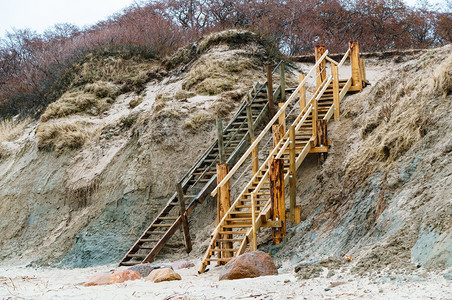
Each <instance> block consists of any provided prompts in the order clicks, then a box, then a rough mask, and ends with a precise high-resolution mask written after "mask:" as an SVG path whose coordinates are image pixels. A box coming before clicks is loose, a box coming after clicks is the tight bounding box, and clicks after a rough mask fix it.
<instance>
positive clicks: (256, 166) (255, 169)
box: [251, 138, 259, 176]
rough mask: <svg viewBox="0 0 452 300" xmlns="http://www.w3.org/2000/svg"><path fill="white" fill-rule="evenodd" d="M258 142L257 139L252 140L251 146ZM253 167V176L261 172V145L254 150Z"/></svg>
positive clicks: (252, 155) (252, 156)
mask: <svg viewBox="0 0 452 300" xmlns="http://www.w3.org/2000/svg"><path fill="white" fill-rule="evenodd" d="M255 141H256V139H255V138H253V139H252V140H251V144H253V143H254V142H255ZM251 160H252V162H251V165H252V168H253V176H254V175H255V174H256V173H257V172H258V171H259V144H258V145H256V147H254V148H253V150H252V152H251Z"/></svg>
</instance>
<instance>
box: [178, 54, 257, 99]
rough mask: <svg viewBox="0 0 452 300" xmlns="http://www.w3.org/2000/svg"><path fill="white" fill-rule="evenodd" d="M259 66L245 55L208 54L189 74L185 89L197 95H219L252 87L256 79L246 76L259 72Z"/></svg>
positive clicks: (184, 85)
mask: <svg viewBox="0 0 452 300" xmlns="http://www.w3.org/2000/svg"><path fill="white" fill-rule="evenodd" d="M257 66H258V62H257V61H254V60H253V59H252V58H250V57H247V56H244V55H238V54H237V55H233V56H228V57H223V56H221V55H218V54H215V53H210V54H206V55H205V56H203V57H201V58H200V59H199V60H198V61H197V62H196V63H195V65H194V66H193V67H192V68H191V70H190V72H188V74H187V76H186V79H185V81H184V83H183V88H184V89H185V90H191V91H195V92H196V93H197V94H204V95H217V94H220V93H222V92H225V91H230V90H233V89H237V88H240V87H242V86H243V85H246V86H250V85H251V84H252V83H253V79H254V78H251V77H252V76H248V75H245V74H246V73H248V72H252V71H253V70H254V71H255V70H257V69H258V67H257Z"/></svg>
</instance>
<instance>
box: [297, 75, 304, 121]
mask: <svg viewBox="0 0 452 300" xmlns="http://www.w3.org/2000/svg"><path fill="white" fill-rule="evenodd" d="M304 78H305V76H304V74H300V75H298V83H302V82H303V80H304ZM305 106H306V84H303V86H302V87H301V89H300V112H301V111H302V110H303V109H304V108H305Z"/></svg>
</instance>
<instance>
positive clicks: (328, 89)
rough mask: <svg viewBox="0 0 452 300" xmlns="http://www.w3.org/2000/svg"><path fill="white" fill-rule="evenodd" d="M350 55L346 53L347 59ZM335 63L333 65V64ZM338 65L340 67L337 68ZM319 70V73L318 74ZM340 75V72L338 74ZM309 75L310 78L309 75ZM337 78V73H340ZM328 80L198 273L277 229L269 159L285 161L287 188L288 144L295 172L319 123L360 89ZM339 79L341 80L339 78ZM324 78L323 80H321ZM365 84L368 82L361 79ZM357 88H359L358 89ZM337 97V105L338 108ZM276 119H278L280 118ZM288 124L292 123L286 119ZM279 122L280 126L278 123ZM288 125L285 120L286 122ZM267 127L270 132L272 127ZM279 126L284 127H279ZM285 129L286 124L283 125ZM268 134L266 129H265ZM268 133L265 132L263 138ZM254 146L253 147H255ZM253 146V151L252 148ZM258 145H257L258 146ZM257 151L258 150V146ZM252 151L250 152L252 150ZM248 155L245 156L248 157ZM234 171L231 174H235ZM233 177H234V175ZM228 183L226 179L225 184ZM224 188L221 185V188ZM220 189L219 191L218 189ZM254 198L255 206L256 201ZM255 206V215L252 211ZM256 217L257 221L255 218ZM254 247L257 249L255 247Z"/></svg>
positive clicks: (250, 187)
mask: <svg viewBox="0 0 452 300" xmlns="http://www.w3.org/2000/svg"><path fill="white" fill-rule="evenodd" d="M327 53H328V51H326V52H325V54H324V55H323V56H322V58H321V59H319V60H318V62H317V63H316V65H315V66H314V67H313V69H311V71H310V72H309V74H312V73H313V72H314V71H316V73H317V77H319V76H320V73H322V71H321V70H324V67H323V69H322V68H320V67H321V66H322V64H323V65H324V64H325V62H326V60H327V59H328V58H327V56H326V55H327ZM349 53H350V51H349V52H347V54H346V56H347V55H348V54H349ZM344 60H345V59H343V60H342V61H341V63H340V64H339V63H337V62H334V61H333V62H334V63H335V64H336V68H337V69H336V70H338V69H339V66H340V65H342V64H343V61H344ZM333 62H332V64H333ZM338 65H339V66H338ZM319 69H320V71H319ZM337 72H338V71H337ZM309 74H308V75H309ZM337 74H338V73H337ZM321 75H323V78H325V79H324V80H323V81H322V82H321V84H319V83H317V88H316V90H315V92H314V94H313V95H312V97H311V99H310V100H309V101H308V103H306V105H305V107H304V108H303V109H300V112H299V113H298V114H297V117H296V118H295V120H294V121H293V122H291V124H287V127H286V128H287V130H286V131H285V133H284V136H283V137H282V138H281V139H280V140H279V142H277V143H275V145H274V147H273V150H272V151H271V153H270V154H269V155H268V157H267V159H266V160H265V161H264V162H263V163H262V164H260V168H259V170H258V171H257V173H255V174H253V176H252V179H251V180H250V181H249V182H248V183H247V184H246V186H245V187H244V189H243V190H242V192H241V193H240V195H239V196H238V197H237V198H236V200H235V201H234V202H233V203H232V205H231V208H230V209H229V210H228V211H227V212H226V214H225V215H224V216H223V218H222V219H221V221H220V222H219V223H218V225H217V226H216V228H215V230H214V232H213V234H212V239H211V242H210V244H209V246H208V249H207V251H206V253H205V255H204V257H203V260H202V264H201V267H200V269H199V273H202V272H204V271H205V270H206V268H207V266H208V265H210V264H212V262H216V263H217V264H224V263H226V262H228V261H229V260H231V259H232V258H234V257H237V256H238V255H240V254H242V253H244V252H245V251H246V249H248V247H250V248H251V244H252V242H254V245H255V243H256V240H255V239H256V234H257V231H258V230H259V228H260V227H262V226H265V227H274V226H273V225H270V226H268V225H269V224H270V223H273V224H275V221H278V220H272V215H271V196H270V176H269V161H270V159H274V158H276V159H282V160H283V163H284V172H283V173H284V185H286V184H288V182H289V171H290V163H291V160H290V154H289V153H290V152H289V144H290V143H292V141H294V143H295V162H292V163H293V164H294V165H295V170H296V169H298V168H299V167H300V165H301V163H302V162H303V160H304V159H305V157H306V156H307V154H308V153H310V151H311V150H312V149H314V148H315V147H316V146H318V145H317V138H318V137H317V131H316V129H315V128H313V125H314V124H316V126H317V124H318V123H317V120H322V119H323V120H325V121H326V122H328V120H329V119H330V118H331V117H332V116H333V115H334V113H335V110H339V107H338V103H339V102H340V100H341V99H342V98H343V97H344V96H345V94H346V93H347V92H351V91H357V88H354V89H351V86H352V83H356V81H354V80H353V78H349V79H345V80H337V79H338V78H336V79H334V78H333V75H330V76H329V77H327V78H326V73H323V74H321ZM337 77H339V76H337ZM321 78H322V77H321ZM334 80H337V83H336V84H337V87H336V91H335V93H336V94H334V90H335V88H334V85H333V82H334ZM362 80H363V82H364V80H365V78H362ZM304 86H305V81H303V82H301V83H300V85H299V86H298V87H297V89H296V90H295V92H294V93H298V92H299V91H300V90H302V88H303V87H304ZM356 86H358V85H356ZM335 95H336V101H338V102H337V103H336V104H335ZM295 96H296V95H295V94H294V95H293V97H290V98H289V99H288V100H287V103H286V106H285V107H282V108H281V109H280V111H279V112H278V116H284V118H285V113H283V112H284V110H285V109H286V107H288V106H289V104H292V103H290V102H291V101H294V99H295ZM278 116H276V117H278ZM276 117H275V118H274V121H273V122H274V123H276V122H277V121H276V120H277V118H276ZM287 120H289V119H287ZM279 122H281V121H280V120H279ZM284 122H286V119H285V120H284ZM272 124H273V123H271V124H269V125H270V126H267V127H268V128H271V125H272ZM279 125H280V126H282V125H281V123H280V124H279ZM289 125H291V126H293V128H294V129H295V137H294V139H293V140H290V133H289ZM284 126H285V124H284ZM264 131H265V129H264ZM263 133H265V132H262V133H261V134H263ZM253 145H254V144H253ZM253 145H251V147H250V148H252V147H253ZM256 145H257V143H256ZM256 147H257V146H256ZM249 150H251V149H249ZM248 152H249V151H247V152H246V153H245V155H244V158H246V155H248V154H247V153H248ZM242 161H245V160H244V159H242V158H241V159H240V160H239V162H238V163H237V167H238V166H239V165H240V163H241V162H242ZM234 172H235V170H234V168H233V169H232V170H231V173H234ZM231 176H232V174H231ZM227 180H229V179H228V178H225V181H227ZM219 185H221V183H220V184H219ZM218 188H219V187H217V188H216V189H218ZM253 196H254V203H252V202H253V198H252V197H253ZM253 206H254V211H253V209H252V207H253ZM253 216H254V218H253ZM254 247H255V246H254Z"/></svg>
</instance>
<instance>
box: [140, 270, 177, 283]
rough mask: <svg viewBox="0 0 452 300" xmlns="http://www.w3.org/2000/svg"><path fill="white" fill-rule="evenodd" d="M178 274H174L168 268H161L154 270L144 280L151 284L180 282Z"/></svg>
mask: <svg viewBox="0 0 452 300" xmlns="http://www.w3.org/2000/svg"><path fill="white" fill-rule="evenodd" d="M181 279H182V278H181V277H180V275H179V274H177V273H176V272H174V270H173V269H170V268H161V269H156V270H153V271H152V272H151V274H149V276H148V277H146V278H145V280H146V281H152V282H155V283H157V282H162V281H172V280H181Z"/></svg>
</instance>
